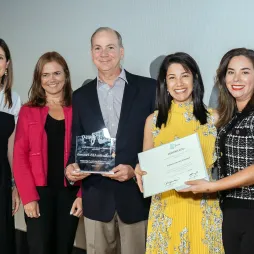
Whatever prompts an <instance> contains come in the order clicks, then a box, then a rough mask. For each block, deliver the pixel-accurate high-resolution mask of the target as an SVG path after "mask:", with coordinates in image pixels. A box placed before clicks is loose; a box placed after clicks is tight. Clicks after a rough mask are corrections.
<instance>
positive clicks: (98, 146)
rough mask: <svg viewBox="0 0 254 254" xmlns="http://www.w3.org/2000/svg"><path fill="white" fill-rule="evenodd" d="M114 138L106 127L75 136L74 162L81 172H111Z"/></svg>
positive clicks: (113, 162) (113, 158)
mask: <svg viewBox="0 0 254 254" xmlns="http://www.w3.org/2000/svg"><path fill="white" fill-rule="evenodd" d="M115 148H116V139H115V138H111V137H110V134H109V132H108V129H107V128H104V129H101V130H99V131H97V132H94V133H92V134H91V135H82V136H77V137H76V163H77V164H78V165H79V168H80V170H81V171H82V172H86V173H96V174H113V172H111V170H112V169H113V168H114V167H115Z"/></svg>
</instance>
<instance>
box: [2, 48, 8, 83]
mask: <svg viewBox="0 0 254 254" xmlns="http://www.w3.org/2000/svg"><path fill="white" fill-rule="evenodd" d="M8 64H9V61H7V59H6V55H5V52H4V50H3V49H2V48H1V47H0V82H1V80H2V77H3V75H4V73H5V71H6V69H7V68H8Z"/></svg>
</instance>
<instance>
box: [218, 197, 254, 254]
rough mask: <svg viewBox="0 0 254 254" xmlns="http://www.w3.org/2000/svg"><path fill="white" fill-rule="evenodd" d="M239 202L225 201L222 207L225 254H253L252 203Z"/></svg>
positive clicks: (253, 214) (253, 219)
mask: <svg viewBox="0 0 254 254" xmlns="http://www.w3.org/2000/svg"><path fill="white" fill-rule="evenodd" d="M239 201H240V202H237V201H236V202H235V200H229V201H226V202H225V204H223V207H222V211H223V223H222V238H223V245H224V249H225V254H252V253H254V206H253V203H252V202H253V201H248V200H239ZM241 201H243V202H241ZM245 201H246V202H245ZM248 202H249V203H248ZM242 204H244V205H242ZM252 206H253V207H252Z"/></svg>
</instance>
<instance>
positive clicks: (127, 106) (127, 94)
mask: <svg viewBox="0 0 254 254" xmlns="http://www.w3.org/2000/svg"><path fill="white" fill-rule="evenodd" d="M125 72H126V79H127V81H128V84H125V88H124V94H123V101H122V107H121V113H120V119H119V124H118V129H117V134H116V138H118V137H119V135H120V134H121V132H122V129H123V127H124V125H125V122H126V121H127V120H128V116H129V113H130V111H131V108H132V105H133V100H134V99H135V96H136V94H137V91H138V89H137V87H136V86H135V81H134V80H133V75H132V74H130V73H129V72H127V71H125Z"/></svg>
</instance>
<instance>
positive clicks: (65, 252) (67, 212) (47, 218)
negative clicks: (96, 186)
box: [13, 52, 82, 254]
mask: <svg viewBox="0 0 254 254" xmlns="http://www.w3.org/2000/svg"><path fill="white" fill-rule="evenodd" d="M71 96H72V89H71V80H70V72H69V69H68V66H67V63H66V61H65V60H64V58H63V57H62V56H61V55H60V54H58V53H57V52H48V53H45V54H44V55H42V56H41V57H40V59H39V60H38V62H37V64H36V66H35V70H34V75H33V83H32V86H31V88H30V90H29V101H28V102H27V103H26V104H25V105H24V106H23V107H22V108H21V110H20V115H19V119H18V124H17V130H16V137H15V144H14V159H13V171H14V178H15V181H16V185H17V188H18V191H19V193H20V197H21V200H22V202H23V205H24V210H25V220H26V224H27V239H28V245H29V251H30V254H34V253H36V254H51V253H52V254H53V253H54V254H70V253H71V252H72V246H73V242H74V238H75V233H76V229H77V225H78V218H79V217H80V216H81V215H82V201H81V191H80V183H77V184H76V185H74V186H71V185H70V184H68V182H67V181H66V179H65V177H64V168H65V166H66V163H67V161H68V156H69V152H70V146H71V122H72V108H71Z"/></svg>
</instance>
